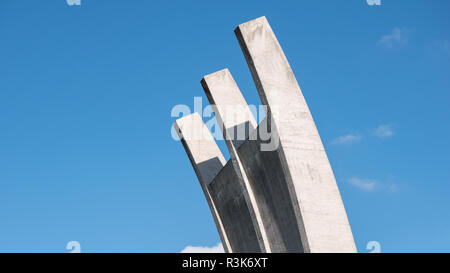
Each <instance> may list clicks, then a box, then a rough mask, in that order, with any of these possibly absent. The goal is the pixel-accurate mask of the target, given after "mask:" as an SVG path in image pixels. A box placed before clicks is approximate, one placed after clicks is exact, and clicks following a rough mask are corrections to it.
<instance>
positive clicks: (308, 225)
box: [235, 17, 356, 252]
mask: <svg viewBox="0 0 450 273" xmlns="http://www.w3.org/2000/svg"><path fill="white" fill-rule="evenodd" d="M235 33H236V36H237V38H238V40H239V43H240V45H241V48H242V51H243V53H244V56H245V58H246V60H247V64H248V66H249V68H250V71H251V73H252V76H253V79H254V81H255V84H256V87H257V89H258V93H259V95H260V97H261V101H262V102H263V104H265V105H267V106H268V112H269V113H268V117H269V122H270V124H271V126H272V128H274V129H275V130H277V133H278V135H279V140H280V145H279V148H278V149H277V153H278V157H279V162H280V164H281V169H282V172H283V175H284V177H285V179H286V187H287V191H288V192H289V198H290V202H291V206H292V208H293V210H294V214H295V221H296V222H297V228H298V230H299V232H300V237H301V242H298V243H301V244H302V249H303V251H304V252H356V247H355V243H354V240H353V235H352V232H351V229H350V225H349V223H348V219H347V214H346V212H345V208H344V205H343V203H342V199H341V196H340V193H339V190H338V187H337V184H336V181H335V178H334V174H333V171H332V169H331V166H330V163H329V161H328V158H327V155H326V153H325V150H324V148H323V144H322V141H321V139H320V136H319V134H318V131H317V129H316V126H315V124H314V121H313V118H312V116H311V113H310V111H309V108H308V106H307V104H306V101H305V99H304V97H303V95H302V92H301V90H300V87H299V86H298V83H297V81H296V79H295V76H294V74H293V72H292V70H291V67H290V66H289V63H288V61H287V59H286V57H285V55H284V52H283V50H282V49H281V47H280V45H279V43H278V41H277V39H276V37H275V35H274V33H273V31H272V29H271V27H270V25H269V23H268V22H267V20H266V18H265V17H261V18H258V19H255V20H252V21H250V22H247V23H244V24H241V25H239V26H238V27H237V28H236V30H235ZM275 108H276V111H273V110H272V109H275ZM271 169H274V168H271ZM271 194H272V193H271ZM281 208H282V206H277V207H274V210H275V211H276V214H277V215H278V216H277V217H282V219H280V220H279V221H288V222H289V221H292V219H290V218H289V217H290V216H289V214H288V215H286V214H284V211H282V209H281ZM292 240H296V235H293V237H292Z"/></svg>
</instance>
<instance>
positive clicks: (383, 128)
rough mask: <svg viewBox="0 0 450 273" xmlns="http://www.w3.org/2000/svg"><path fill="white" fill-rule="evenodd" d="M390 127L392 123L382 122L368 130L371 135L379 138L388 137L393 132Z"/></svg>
mask: <svg viewBox="0 0 450 273" xmlns="http://www.w3.org/2000/svg"><path fill="white" fill-rule="evenodd" d="M392 127H393V126H392V124H383V125H380V126H378V127H377V128H375V129H371V130H369V131H370V132H371V133H372V135H374V136H377V137H379V138H388V137H391V136H393V135H394V134H395V132H394V130H393V128H392Z"/></svg>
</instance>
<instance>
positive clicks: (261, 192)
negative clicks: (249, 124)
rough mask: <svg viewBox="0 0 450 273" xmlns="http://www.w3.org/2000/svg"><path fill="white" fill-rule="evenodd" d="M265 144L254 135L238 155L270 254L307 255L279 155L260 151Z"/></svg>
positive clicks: (264, 129) (260, 127) (256, 132)
mask: <svg viewBox="0 0 450 273" xmlns="http://www.w3.org/2000/svg"><path fill="white" fill-rule="evenodd" d="M266 121H267V118H266V119H265V120H264V121H262V122H261V124H260V125H259V127H258V131H254V132H253V135H257V134H258V132H259V131H260V130H261V131H264V132H265V131H266V130H267V129H266V128H263V127H265V126H267V124H266ZM253 139H255V140H253ZM264 142H265V141H263V140H261V139H260V138H259V137H258V136H252V137H251V138H250V139H249V140H247V141H246V142H245V143H244V144H242V145H241V146H240V147H239V149H238V150H237V152H238V155H239V158H241V160H242V165H243V166H244V168H245V173H246V174H247V177H248V180H249V183H250V187H251V188H252V189H253V194H254V196H255V199H256V200H257V203H258V208H259V211H260V214H261V217H262V218H263V220H264V221H263V224H264V228H265V231H266V233H267V237H268V240H269V244H270V248H271V252H273V253H280V252H281V253H285V252H288V253H293V252H304V251H303V247H302V244H301V237H300V232H299V230H298V226H297V221H296V217H295V212H294V209H293V207H292V201H291V198H290V195H289V190H288V187H287V181H286V178H285V175H284V173H283V167H282V165H281V160H280V157H279V154H278V152H277V151H276V150H275V151H261V144H262V143H264Z"/></svg>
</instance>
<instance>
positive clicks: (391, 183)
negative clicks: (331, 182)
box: [347, 175, 400, 193]
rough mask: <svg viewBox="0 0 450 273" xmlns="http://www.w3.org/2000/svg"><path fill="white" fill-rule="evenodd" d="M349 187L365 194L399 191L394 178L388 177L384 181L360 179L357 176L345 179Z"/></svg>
mask: <svg viewBox="0 0 450 273" xmlns="http://www.w3.org/2000/svg"><path fill="white" fill-rule="evenodd" d="M347 183H349V184H350V185H352V186H354V187H356V188H358V189H360V190H363V191H367V192H374V191H384V192H389V193H396V192H398V191H399V190H400V187H399V185H398V184H397V183H396V182H395V180H394V176H392V175H388V176H387V178H386V179H384V180H378V179H369V178H360V177H357V176H354V177H351V178H350V179H347Z"/></svg>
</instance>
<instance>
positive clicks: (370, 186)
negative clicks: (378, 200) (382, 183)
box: [348, 177, 378, 191]
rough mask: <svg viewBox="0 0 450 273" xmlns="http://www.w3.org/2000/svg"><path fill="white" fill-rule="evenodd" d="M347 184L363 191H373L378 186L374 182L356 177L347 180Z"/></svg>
mask: <svg viewBox="0 0 450 273" xmlns="http://www.w3.org/2000/svg"><path fill="white" fill-rule="evenodd" d="M348 183H350V184H351V185H353V186H355V187H357V188H359V189H361V190H364V191H374V190H375V188H376V186H377V184H378V182H377V181H376V180H372V179H362V178H358V177H352V178H350V179H348Z"/></svg>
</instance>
